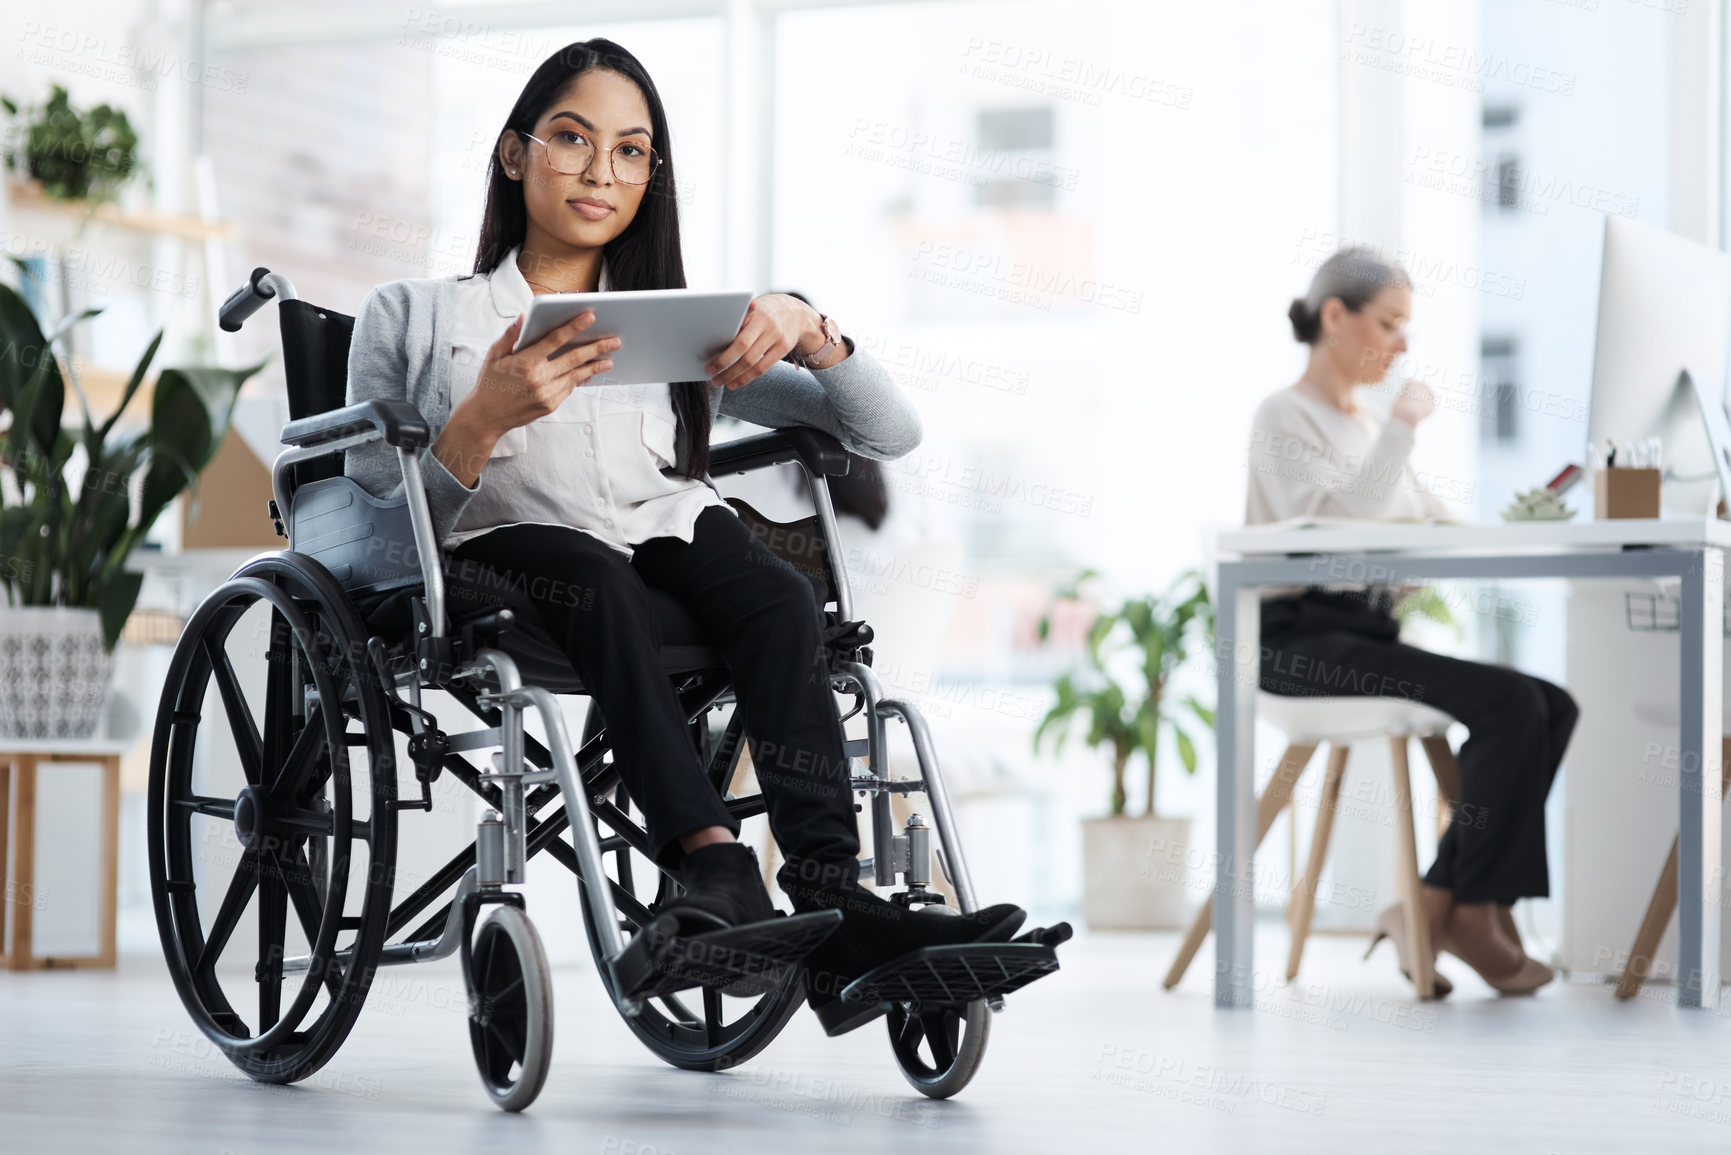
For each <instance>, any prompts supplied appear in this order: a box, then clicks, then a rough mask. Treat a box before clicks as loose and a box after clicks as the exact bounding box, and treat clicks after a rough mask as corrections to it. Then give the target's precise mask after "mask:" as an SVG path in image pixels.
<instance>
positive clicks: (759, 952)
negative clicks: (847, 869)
mask: <svg viewBox="0 0 1731 1155" xmlns="http://www.w3.org/2000/svg"><path fill="white" fill-rule="evenodd" d="M840 925H841V912H840V911H839V910H820V911H814V912H812V913H810V914H796V915H787V916H783V917H780V918H773V919H768V920H766V921H764V922H754V923H750V924H748V925H746V926H736V927H729V928H728V929H726V930H712V931H708V932H707V933H704V934H696V935H685V936H682V935H680V934H679V933H678V932H677V927H678V923H677V920H675V919H674V918H672V917H671V916H663V917H661V918H657V919H655V920H654V921H653V922H651V923H649V925H647V926H645V927H644V928H643V929H642V930H641V931H639V932H638V933H637V935H636V936H635V937H634V938H632V940H631V942H630V943H629V944H628V945H627V946H626V948H625V951H624V953H623V954H621V955H620V956H619V959H618V961H617V962H615V963H614V964H613V973H614V976H615V978H616V980H617V986H618V990H619V992H620V997H621V998H634V999H649V998H655V997H657V996H660V995H670V994H672V993H673V992H675V991H682V990H686V989H688V988H690V987H714V988H715V989H717V990H719V991H721V993H722V994H725V995H737V996H741V997H747V998H749V997H752V996H755V995H761V994H765V993H767V992H769V991H771V990H774V989H775V987H776V984H778V983H780V982H781V980H782V979H783V978H784V977H785V976H786V974H787V971H788V968H789V967H792V966H795V965H797V964H798V963H799V962H800V960H802V959H803V958H805V956H806V955H808V954H810V953H811V952H812V951H813V950H815V949H816V948H817V945H818V944H819V943H821V942H822V941H823V940H824V939H826V938H828V937H829V936H830V935H831V934H833V933H834V932H835V929H836V927H838V926H840Z"/></svg>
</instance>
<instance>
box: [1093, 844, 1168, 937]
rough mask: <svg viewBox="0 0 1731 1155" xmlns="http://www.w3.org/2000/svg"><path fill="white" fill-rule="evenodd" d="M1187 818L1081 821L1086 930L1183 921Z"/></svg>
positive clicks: (1161, 925) (1165, 925)
mask: <svg viewBox="0 0 1731 1155" xmlns="http://www.w3.org/2000/svg"><path fill="white" fill-rule="evenodd" d="M1189 844H1190V819H1188V818H1089V819H1086V820H1085V821H1083V823H1082V914H1083V917H1084V918H1085V919H1086V920H1087V923H1088V928H1089V929H1090V930H1174V929H1177V928H1178V927H1181V926H1183V925H1184V915H1185V909H1186V907H1188V906H1189V898H1190V890H1189V888H1188V886H1187V885H1186V882H1187V879H1188V876H1189V869H1188V857H1189V856H1188V853H1187V851H1188V848H1189Z"/></svg>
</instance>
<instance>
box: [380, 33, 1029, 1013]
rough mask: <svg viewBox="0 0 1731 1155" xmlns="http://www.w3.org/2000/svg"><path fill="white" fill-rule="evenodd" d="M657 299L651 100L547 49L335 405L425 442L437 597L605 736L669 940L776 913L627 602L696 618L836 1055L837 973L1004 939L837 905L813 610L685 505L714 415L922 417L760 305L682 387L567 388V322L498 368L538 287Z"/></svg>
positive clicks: (792, 313)
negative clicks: (405, 429) (660, 871)
mask: <svg viewBox="0 0 1731 1155" xmlns="http://www.w3.org/2000/svg"><path fill="white" fill-rule="evenodd" d="M683 287H685V273H684V266H683V262H682V258H681V254H680V234H679V219H678V199H677V197H676V195H675V184H674V164H673V156H672V148H671V142H670V140H669V135H668V126H667V120H666V115H665V113H664V111H663V107H662V103H661V99H660V96H659V95H658V94H657V92H656V89H655V85H654V83H653V82H652V81H651V80H650V78H649V76H648V74H647V73H646V72H645V71H644V69H643V67H642V66H641V65H640V64H639V63H638V61H637V60H636V59H635V58H634V57H632V56H631V55H630V54H629V53H628V52H626V51H625V50H624V49H623V48H621V47H619V46H618V45H616V44H614V43H612V42H610V41H606V40H600V39H596V40H590V41H586V42H582V43H578V44H573V45H570V46H568V47H567V48H565V49H563V50H561V51H560V52H559V53H557V54H556V55H555V56H553V57H552V58H550V59H549V60H548V61H546V62H545V63H544V64H542V65H541V67H540V68H539V69H538V70H537V71H536V72H535V74H534V75H533V76H532V77H530V79H529V81H528V84H527V85H526V86H525V88H524V90H523V92H522V94H521V95H520V96H519V97H518V100H517V103H516V105H515V107H513V108H512V109H511V112H510V116H509V118H508V120H507V121H506V124H505V127H504V129H503V130H502V132H501V133H500V135H499V138H498V143H497V146H496V149H495V152H494V156H493V157H492V159H491V162H490V166H489V172H488V186H487V198H486V208H485V215H484V218H483V220H482V224H481V231H480V243H479V249H478V252H477V254H476V261H475V271H474V273H473V274H472V275H469V276H462V277H455V278H440V279H426V280H406V281H397V282H393V283H390V284H386V285H381V286H379V287H378V288H376V289H374V290H373V292H372V293H371V294H370V295H369V296H368V298H367V300H366V303H365V305H364V307H363V308H362V310H361V312H360V315H359V317H358V318H357V322H356V325H355V331H354V337H353V342H352V346H351V353H350V363H349V384H348V400H349V402H350V403H351V404H352V403H355V402H361V401H367V400H372V399H377V398H396V399H405V400H407V401H408V402H410V403H411V404H413V405H414V406H415V407H416V408H417V409H419V410H420V412H421V413H422V414H423V415H424V416H425V417H426V419H427V421H428V423H429V425H430V426H431V428H432V430H433V433H434V437H435V440H434V443H433V447H432V452H431V453H430V454H429V455H427V456H426V457H425V459H424V465H423V478H424V481H425V486H426V491H427V496H428V501H429V504H430V507H431V512H432V517H433V522H434V526H435V532H436V534H437V536H438V537H439V540H440V543H441V545H442V546H443V548H444V549H445V550H446V551H447V554H448V556H447V564H446V570H447V573H448V574H450V581H449V585H450V590H449V594H448V596H449V597H450V599H451V603H452V605H453V606H454V607H456V609H457V611H458V612H460V611H461V610H462V609H463V608H464V607H468V608H479V606H477V605H476V602H477V601H480V602H483V603H501V604H513V597H514V598H515V600H516V603H518V604H515V605H514V608H516V609H517V610H518V611H519V612H520V613H529V614H533V615H535V616H537V617H538V618H539V622H540V624H541V625H543V626H544V627H545V628H546V629H547V631H548V632H549V633H550V634H551V635H552V637H553V638H554V639H555V640H556V641H557V642H558V643H559V645H560V646H561V647H562V648H563V650H564V652H565V654H566V656H567V657H568V658H569V660H570V662H571V664H572V666H573V668H574V669H575V670H576V671H577V672H578V673H579V674H580V675H581V677H582V679H583V682H584V685H585V686H586V687H587V688H588V691H589V692H590V693H591V694H592V696H593V698H594V701H595V703H596V704H597V706H598V707H599V709H600V710H601V712H602V714H603V715H604V717H605V718H606V720H607V725H608V731H609V734H610V736H611V738H612V741H613V744H614V751H615V764H616V766H617V768H618V770H619V773H620V777H621V780H622V782H623V784H624V787H625V790H626V791H627V792H628V794H629V795H630V798H631V800H632V801H633V802H635V804H636V805H637V806H638V808H639V809H640V810H641V811H642V812H643V814H644V817H645V826H646V829H647V832H648V834H649V838H650V843H651V846H652V847H653V848H655V849H656V857H657V858H658V860H659V862H660V863H661V865H663V866H664V867H667V868H669V869H671V870H673V871H674V872H675V874H676V876H677V878H678V879H679V881H680V883H681V885H682V886H683V888H684V894H683V895H682V896H680V897H678V898H676V899H673V900H671V901H670V902H668V903H666V904H664V905H663V907H662V912H661V913H662V914H663V915H668V914H671V915H673V916H674V917H675V919H676V920H677V923H678V926H679V928H680V933H682V934H699V933H702V932H704V931H708V930H714V929H718V928H727V927H735V926H740V925H744V924H748V923H753V922H757V921H760V920H765V919H770V918H772V917H775V911H774V908H773V907H772V905H771V901H770V897H769V895H768V893H767V891H766V889H765V887H764V884H763V880H762V875H761V873H760V870H759V868H758V864H757V861H756V858H755V856H754V855H753V853H752V852H751V851H750V849H749V848H747V847H746V846H744V845H742V844H741V843H739V842H737V841H736V840H735V836H736V835H737V834H738V831H739V824H738V822H737V820H735V819H734V818H733V817H732V816H731V814H730V812H729V810H728V808H727V806H726V805H725V803H724V801H723V799H722V798H721V797H720V796H719V795H718V794H717V792H716V790H715V788H714V787H713V786H712V784H711V783H710V781H709V779H708V778H707V776H706V774H705V770H704V767H703V765H702V762H701V761H700V758H699V754H698V751H697V749H696V746H695V744H694V742H693V740H692V737H691V734H690V732H689V730H688V728H687V724H686V720H685V718H684V716H683V714H682V712H681V709H680V706H679V703H678V701H677V699H676V697H675V693H674V690H673V688H672V686H671V685H670V683H669V680H668V677H667V675H666V673H665V672H664V670H663V668H662V666H661V664H660V662H659V660H658V653H659V641H658V638H657V626H656V617H655V615H654V613H653V606H652V601H651V591H662V592H663V593H665V594H667V595H671V596H672V597H673V598H674V599H675V600H676V601H677V602H679V603H680V605H681V606H683V607H684V609H685V610H686V611H688V612H689V614H690V615H691V616H692V617H693V618H694V619H695V620H696V621H697V622H698V623H699V625H700V626H701V627H702V629H703V630H704V632H705V634H706V637H707V640H708V642H709V643H710V645H711V647H712V648H713V649H714V650H716V651H717V652H718V653H719V654H720V655H721V656H722V657H723V659H724V660H725V661H726V663H727V665H728V667H729V668H730V670H731V673H732V675H733V678H734V681H735V686H736V699H737V708H738V709H739V710H740V711H741V712H742V714H743V717H744V718H745V723H746V728H747V731H748V733H749V735H750V739H751V742H752V751H753V764H754V768H755V771H756V774H757V777H758V780H759V782H760V783H761V784H762V787H763V793H764V796H765V799H766V803H767V807H768V818H769V823H770V829H771V831H772V832H773V834H774V836H775V839H776V842H777V844H778V845H779V847H780V848H781V851H782V853H783V855H784V857H785V859H786V863H785V865H783V866H782V868H781V869H780V871H779V873H778V875H777V881H778V883H779V884H780V886H781V887H782V889H783V890H784V891H786V893H787V894H788V896H789V897H790V899H791V900H792V903H793V906H794V909H795V910H796V912H806V911H815V910H820V909H824V908H833V909H839V910H841V911H842V913H843V918H842V921H841V924H840V928H839V930H837V931H836V932H835V933H834V934H833V935H831V936H830V937H829V938H828V939H826V940H825V941H824V942H823V943H822V945H821V946H819V947H818V949H817V951H816V952H815V953H814V954H812V955H811V956H809V958H808V959H807V975H808V991H809V999H810V1002H811V1004H812V1006H813V1007H814V1009H816V1010H817V1011H818V1012H819V1015H820V1017H821V1018H822V1019H823V1021H824V1025H825V1027H826V1029H828V1030H829V1031H830V1033H832V1034H834V1033H840V1031H842V1030H847V1029H851V1028H852V1027H855V1026H858V1025H860V1024H861V1023H863V1022H865V1021H867V1020H869V1019H870V1018H872V1017H875V1015H876V1013H878V1009H877V1008H874V1007H871V1006H869V1005H861V1004H848V1003H843V1002H841V1001H840V1000H838V999H836V997H835V996H836V994H837V993H838V992H839V991H840V990H841V989H842V988H843V987H844V986H846V984H847V983H848V982H850V981H851V980H852V979H853V978H854V977H857V976H858V975H859V974H861V973H863V972H865V971H867V970H869V969H871V968H873V967H875V966H878V965H880V964H882V963H884V962H887V961H890V960H891V959H894V958H896V957H898V956H900V955H903V954H905V953H906V952H910V951H913V950H916V949H919V948H922V947H927V946H934V945H944V944H955V943H967V942H1000V941H1006V940H1008V939H1009V938H1010V937H1011V936H1012V935H1014V934H1015V933H1016V931H1017V929H1018V928H1019V926H1020V924H1021V922H1022V919H1023V912H1022V911H1021V910H1020V909H1019V908H1017V907H1014V906H1010V905H1007V904H1006V905H1000V906H994V907H990V908H988V909H985V910H981V911H978V912H976V913H975V914H974V915H971V916H954V915H950V914H948V913H947V912H941V911H937V910H931V909H925V910H919V911H910V910H908V909H906V908H904V907H901V906H898V905H896V904H893V903H891V902H888V901H886V900H885V899H882V898H880V897H878V896H877V895H875V894H873V893H872V892H871V891H869V890H867V889H865V888H863V887H861V886H860V885H859V883H858V876H859V863H858V856H859V849H860V847H859V837H858V832H857V827H856V821H855V812H854V806H853V791H852V789H851V778H850V771H849V763H848V759H847V757H846V756H845V755H844V752H843V745H842V742H843V734H842V731H841V724H840V720H839V716H838V713H837V709H836V704H835V700H834V697H833V694H832V692H831V690H830V685H829V678H828V674H827V666H826V659H825V655H824V643H823V636H822V622H821V617H820V612H819V606H818V604H817V601H816V599H815V597H814V595H813V591H812V587H811V584H810V583H809V582H808V581H807V580H806V579H805V578H804V577H802V576H801V575H800V574H799V573H798V572H796V571H795V570H794V568H793V567H792V566H790V565H788V564H787V563H786V562H784V561H782V560H780V559H778V558H777V557H775V556H774V555H773V554H772V553H771V552H770V551H769V550H768V549H767V548H766V547H765V546H764V545H763V544H762V543H761V542H760V541H758V540H757V538H755V537H754V536H753V535H752V533H751V532H750V530H748V529H747V528H746V527H745V525H743V524H742V523H741V521H740V519H739V517H738V516H737V515H736V514H735V513H734V511H733V509H732V507H730V506H729V505H728V504H727V503H726V502H724V501H723V500H722V499H721V497H720V496H719V495H718V494H717V493H716V491H715V490H714V489H713V488H712V487H711V486H710V485H709V484H708V483H707V481H706V473H707V468H708V463H709V438H710V429H711V423H712V422H713V420H714V418H715V417H716V415H717V414H718V413H726V414H730V415H732V416H735V417H738V418H741V419H743V420H745V421H749V422H753V423H756V424H759V425H765V426H772V427H785V426H790V425H804V426H812V427H816V428H818V429H821V430H824V431H826V432H828V433H830V434H832V435H834V436H835V437H837V438H838V439H840V441H841V442H842V443H843V444H844V445H845V446H846V447H847V448H848V449H850V450H852V451H854V452H857V453H860V454H863V455H865V456H867V457H873V458H879V459H891V458H895V457H898V456H900V455H902V454H905V453H907V452H909V451H910V450H912V449H913V448H914V447H915V446H916V445H917V444H918V443H919V440H920V436H921V430H920V422H919V418H918V415H917V413H916V412H915V411H914V409H913V408H912V407H911V406H910V405H909V404H908V402H907V401H906V400H905V399H904V398H903V397H902V396H901V394H900V392H899V391H898V390H897V388H896V386H895V385H894V383H893V382H892V381H891V379H890V376H889V374H888V373H887V372H886V371H885V370H884V369H883V368H882V367H881V366H880V365H878V364H877V363H876V362H875V361H874V360H873V359H872V358H871V357H870V356H869V355H868V354H867V353H865V352H864V351H862V350H859V349H856V348H855V347H854V344H853V342H852V341H851V340H848V339H847V338H846V337H844V336H842V335H841V333H840V331H839V329H838V328H837V327H836V324H835V322H834V321H833V320H830V319H828V318H825V317H822V316H820V315H819V314H818V313H817V312H816V311H814V310H813V309H812V308H810V307H809V306H807V305H805V304H804V303H802V302H801V301H799V300H796V299H795V298H793V297H791V296H788V295H784V294H769V295H767V296H762V297H758V298H757V299H756V300H755V301H753V302H752V303H751V306H750V307H749V309H748V310H747V313H746V316H745V320H744V322H743V324H742V325H741V327H740V329H739V333H738V335H737V336H736V338H735V339H734V341H733V342H732V344H730V345H729V346H728V347H727V348H726V349H725V350H724V351H722V352H721V353H720V354H718V355H717V356H716V357H715V358H714V360H713V362H712V363H711V364H710V365H709V367H708V368H709V370H710V374H711V376H710V379H709V380H708V381H685V382H674V383H671V384H668V385H665V386H660V385H657V386H600V385H592V384H590V381H591V379H592V378H593V377H594V376H595V375H596V374H598V373H602V372H604V371H606V370H607V369H608V368H609V367H610V366H611V361H610V360H609V355H610V354H611V353H613V352H614V351H616V350H617V349H618V348H619V345H620V340H619V339H618V338H607V339H604V340H595V341H589V342H586V343H585V342H583V341H582V333H583V330H584V329H585V327H586V326H588V325H589V324H590V323H591V322H592V319H593V318H592V315H591V314H584V315H583V316H580V317H578V318H576V319H575V320H573V321H572V322H570V323H568V324H566V325H565V326H563V327H561V328H559V329H556V330H554V331H553V332H552V333H550V334H548V335H547V336H546V337H544V338H543V339H542V340H540V341H538V342H536V343H534V344H532V345H530V346H528V347H527V348H525V349H524V350H523V351H522V352H520V353H513V352H512V351H511V350H512V347H513V345H514V344H515V342H516V339H517V334H518V331H519V328H520V326H521V324H522V314H523V313H524V310H525V309H527V307H528V305H529V303H530V300H531V298H532V296H533V295H534V294H536V293H553V292H592V291H597V290H607V289H620V290H625V289H670V288H683ZM789 359H792V360H793V361H794V363H793V364H790V363H788V361H789ZM346 469H347V472H348V473H349V474H350V475H351V476H353V477H355V478H356V479H357V480H358V481H359V482H360V483H361V484H362V485H363V486H365V487H366V488H367V489H369V490H370V491H372V492H374V493H375V494H380V495H383V494H384V493H386V492H387V491H389V490H392V489H394V488H396V487H397V486H399V485H400V484H401V480H400V473H399V469H398V464H397V461H396V459H395V458H394V457H393V456H392V455H391V453H390V451H389V449H388V447H385V446H382V445H377V444H375V445H373V446H369V447H367V448H366V449H363V450H357V451H352V452H350V453H349V454H348V456H347V465H346ZM501 591H503V592H501ZM511 591H529V592H528V594H527V595H525V594H523V593H521V592H517V593H512V592H511ZM525 601H526V602H528V603H529V604H527V605H523V604H521V603H523V602H525Z"/></svg>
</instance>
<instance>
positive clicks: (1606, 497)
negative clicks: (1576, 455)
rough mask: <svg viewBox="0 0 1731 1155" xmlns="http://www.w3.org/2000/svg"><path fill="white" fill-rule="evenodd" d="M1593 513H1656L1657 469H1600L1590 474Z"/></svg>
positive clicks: (1606, 515) (1603, 515)
mask: <svg viewBox="0 0 1731 1155" xmlns="http://www.w3.org/2000/svg"><path fill="white" fill-rule="evenodd" d="M1593 516H1594V517H1595V518H1596V519H1598V520H1599V521H1604V520H1606V519H1607V518H1613V517H1658V516H1659V470H1657V469H1617V468H1611V469H1601V470H1599V471H1598V472H1596V473H1594V474H1593Z"/></svg>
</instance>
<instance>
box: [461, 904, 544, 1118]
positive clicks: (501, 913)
mask: <svg viewBox="0 0 1731 1155" xmlns="http://www.w3.org/2000/svg"><path fill="white" fill-rule="evenodd" d="M464 977H465V979H466V980H467V982H468V984H469V1043H470V1046H471V1047H473V1048H474V1052H475V1067H476V1069H477V1070H479V1071H480V1073H481V1085H482V1086H483V1087H485V1088H486V1089H487V1094H488V1095H489V1096H490V1097H491V1098H492V1100H493V1102H494V1103H495V1104H497V1105H498V1106H499V1107H500V1108H502V1109H503V1110H506V1111H521V1110H522V1109H523V1108H525V1107H527V1106H528V1105H529V1104H530V1103H533V1102H534V1101H535V1096H537V1095H539V1094H540V1093H541V1088H542V1086H543V1085H545V1084H546V1082H547V1068H548V1066H549V1065H551V1063H552V1061H553V976H552V972H551V971H549V970H548V968H547V952H546V951H544V950H542V949H541V937H540V936H539V935H538V934H536V933H535V927H534V924H533V923H531V922H530V921H529V916H528V915H526V914H524V913H523V912H522V911H521V910H519V909H518V908H517V907H514V906H495V907H493V908H492V911H491V913H489V914H488V916H487V918H486V921H484V922H483V923H482V924H481V929H480V932H479V933H478V934H477V935H476V936H475V946H474V952H473V954H472V955H471V957H470V959H469V966H468V970H467V972H466V974H465V976H464Z"/></svg>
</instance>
